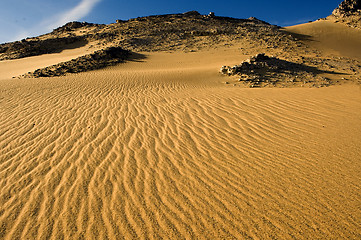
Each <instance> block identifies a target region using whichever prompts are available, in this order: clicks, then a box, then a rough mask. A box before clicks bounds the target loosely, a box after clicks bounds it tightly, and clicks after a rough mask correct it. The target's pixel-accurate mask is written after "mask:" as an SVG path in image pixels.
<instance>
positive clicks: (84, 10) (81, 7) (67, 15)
mask: <svg viewBox="0 0 361 240" xmlns="http://www.w3.org/2000/svg"><path fill="white" fill-rule="evenodd" d="M100 1H102V0H81V2H80V3H79V4H78V5H77V6H75V7H74V8H72V9H70V10H68V11H66V12H64V13H62V14H60V15H58V17H57V18H56V19H55V21H52V23H50V24H49V25H48V29H49V30H50V29H53V28H56V27H59V26H62V25H64V24H65V23H67V22H71V21H77V20H79V19H81V18H83V17H85V16H87V15H88V14H89V13H90V12H91V11H92V10H93V8H94V7H95V5H96V4H97V3H99V2H100Z"/></svg>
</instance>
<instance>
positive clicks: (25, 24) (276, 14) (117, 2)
mask: <svg viewBox="0 0 361 240" xmlns="http://www.w3.org/2000/svg"><path fill="white" fill-rule="evenodd" d="M341 1H342V0H303V1H290V0H273V1H270V0H253V1H252V0H251V1H250V0H238V1H236V0H228V1H215V0H207V1H205V0H183V1H182V0H178V1H165V0H154V1H149V0H132V1H129V0H126V1H125V0H61V1H58V0H1V2H2V3H1V8H0V43H3V42H8V41H14V40H20V39H23V38H26V37H32V36H37V35H40V34H43V33H47V32H50V31H51V30H52V29H54V28H56V27H59V26H62V25H64V24H65V23H67V22H69V21H87V22H94V23H111V22H115V20H116V19H123V20H126V19H129V18H135V17H139V16H148V15H154V14H167V13H181V12H186V11H190V10H197V11H199V12H200V13H202V14H208V12H210V11H212V12H215V13H216V15H217V16H229V17H236V18H248V17H252V16H253V17H257V18H259V19H262V20H265V21H267V22H269V23H272V24H276V25H280V26H288V25H295V24H299V23H304V22H307V21H311V20H316V19H318V18H321V17H326V16H328V15H330V14H331V12H332V10H333V9H334V8H336V7H337V6H338V4H339V3H340V2H341Z"/></svg>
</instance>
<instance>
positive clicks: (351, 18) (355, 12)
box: [328, 0, 361, 28]
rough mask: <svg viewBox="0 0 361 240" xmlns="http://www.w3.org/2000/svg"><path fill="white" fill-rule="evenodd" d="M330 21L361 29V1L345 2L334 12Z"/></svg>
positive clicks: (347, 0) (349, 0) (350, 0)
mask: <svg viewBox="0 0 361 240" xmlns="http://www.w3.org/2000/svg"><path fill="white" fill-rule="evenodd" d="M328 19H331V20H334V21H335V22H340V23H344V24H346V25H348V26H350V27H353V28H361V1H360V0H345V1H343V2H342V3H341V4H340V5H339V6H338V7H337V8H336V9H335V10H334V11H333V12H332V15H331V16H329V17H328Z"/></svg>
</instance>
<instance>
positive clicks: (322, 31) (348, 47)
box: [286, 20, 361, 59]
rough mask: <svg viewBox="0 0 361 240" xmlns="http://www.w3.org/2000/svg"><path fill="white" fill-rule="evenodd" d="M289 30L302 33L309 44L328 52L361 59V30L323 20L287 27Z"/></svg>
mask: <svg viewBox="0 0 361 240" xmlns="http://www.w3.org/2000/svg"><path fill="white" fill-rule="evenodd" d="M286 29H287V31H290V32H293V33H297V34H300V35H301V36H300V37H303V38H305V39H307V40H308V41H307V42H308V44H309V45H311V46H313V47H316V48H317V49H322V50H323V51H326V52H328V53H333V54H338V55H340V56H347V57H353V58H358V59H361V49H360V47H359V46H360V45H361V30H360V29H354V28H351V27H346V26H345V25H343V24H341V23H338V24H337V23H333V22H331V21H329V20H321V21H317V22H312V23H306V24H301V25H297V26H292V27H287V28H286Z"/></svg>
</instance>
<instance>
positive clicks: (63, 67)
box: [21, 47, 130, 78]
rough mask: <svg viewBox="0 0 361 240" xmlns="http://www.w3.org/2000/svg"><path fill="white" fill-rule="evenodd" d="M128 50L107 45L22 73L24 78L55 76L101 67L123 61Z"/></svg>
mask: <svg viewBox="0 0 361 240" xmlns="http://www.w3.org/2000/svg"><path fill="white" fill-rule="evenodd" d="M129 55H130V53H129V51H126V50H123V49H122V48H120V47H109V48H106V49H103V50H99V51H96V52H94V53H92V54H88V55H85V56H82V57H78V58H76V59H73V60H71V61H68V62H63V63H59V64H56V65H53V66H50V67H46V68H42V69H37V70H35V71H34V72H29V73H27V74H24V75H22V76H21V77H24V78H38V77H55V76H62V75H66V74H67V73H79V72H86V71H90V70H95V69H101V68H105V67H108V66H113V65H115V64H118V63H121V62H124V60H126V59H127V58H128V57H129Z"/></svg>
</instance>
